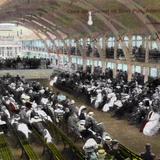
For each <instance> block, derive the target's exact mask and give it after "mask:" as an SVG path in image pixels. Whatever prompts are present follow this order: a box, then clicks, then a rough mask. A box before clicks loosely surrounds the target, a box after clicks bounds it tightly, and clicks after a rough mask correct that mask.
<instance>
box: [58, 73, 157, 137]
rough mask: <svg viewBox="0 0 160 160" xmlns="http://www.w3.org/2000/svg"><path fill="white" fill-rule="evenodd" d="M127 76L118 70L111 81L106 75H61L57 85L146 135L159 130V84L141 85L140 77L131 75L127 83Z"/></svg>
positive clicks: (141, 77) (141, 78)
mask: <svg viewBox="0 0 160 160" xmlns="http://www.w3.org/2000/svg"><path fill="white" fill-rule="evenodd" d="M126 76H127V73H126V72H123V71H119V72H118V74H117V77H116V78H115V79H113V78H112V77H108V75H107V76H106V75H105V74H102V75H96V74H91V73H85V72H76V73H72V74H70V73H61V74H59V75H58V76H56V77H55V78H56V79H57V81H56V86H57V87H59V88H62V89H63V90H68V91H69V90H70V91H71V92H72V93H73V91H74V94H78V95H79V96H82V97H84V98H85V99H86V100H87V102H88V103H89V104H91V105H92V106H93V107H94V108H96V109H98V110H101V111H103V112H111V114H112V116H113V117H118V118H126V119H128V121H129V122H130V124H135V125H136V126H138V127H139V129H140V131H141V132H143V134H145V135H146V136H153V135H155V134H157V133H158V132H159V129H160V122H159V121H160V110H159V108H160V100H159V96H160V95H159V94H160V82H159V80H157V81H155V82H154V83H153V82H150V83H149V82H147V83H145V84H144V83H143V76H142V75H140V74H137V73H136V74H134V75H133V77H132V80H131V81H130V82H127V78H126Z"/></svg>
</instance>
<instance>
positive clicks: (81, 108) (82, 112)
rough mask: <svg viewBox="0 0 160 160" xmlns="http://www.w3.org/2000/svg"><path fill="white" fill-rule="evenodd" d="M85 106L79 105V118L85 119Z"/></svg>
mask: <svg viewBox="0 0 160 160" xmlns="http://www.w3.org/2000/svg"><path fill="white" fill-rule="evenodd" d="M86 115H87V114H86V106H83V105H82V106H81V107H80V108H79V111H78V117H79V119H80V120H85V119H86Z"/></svg>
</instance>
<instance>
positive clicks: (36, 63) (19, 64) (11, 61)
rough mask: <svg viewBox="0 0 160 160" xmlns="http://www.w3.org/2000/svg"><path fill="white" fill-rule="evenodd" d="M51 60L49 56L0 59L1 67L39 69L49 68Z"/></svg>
mask: <svg viewBox="0 0 160 160" xmlns="http://www.w3.org/2000/svg"><path fill="white" fill-rule="evenodd" d="M50 64H51V60H50V59H47V58H36V57H34V58H20V57H17V58H7V59H0V69H38V68H49V66H50Z"/></svg>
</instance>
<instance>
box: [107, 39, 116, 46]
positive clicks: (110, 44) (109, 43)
mask: <svg viewBox="0 0 160 160" xmlns="http://www.w3.org/2000/svg"><path fill="white" fill-rule="evenodd" d="M114 45H115V37H109V38H108V47H109V48H111V47H114Z"/></svg>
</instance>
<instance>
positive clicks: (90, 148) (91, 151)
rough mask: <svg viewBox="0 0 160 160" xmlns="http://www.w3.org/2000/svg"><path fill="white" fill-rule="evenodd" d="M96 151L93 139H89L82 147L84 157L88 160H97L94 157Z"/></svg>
mask: <svg viewBox="0 0 160 160" xmlns="http://www.w3.org/2000/svg"><path fill="white" fill-rule="evenodd" d="M97 149H98V144H97V142H96V141H95V140H94V139H93V138H89V139H88V140H87V141H86V142H85V144H84V146H83V150H84V152H85V156H86V158H88V159H89V160H98V159H97V156H96V150H97Z"/></svg>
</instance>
